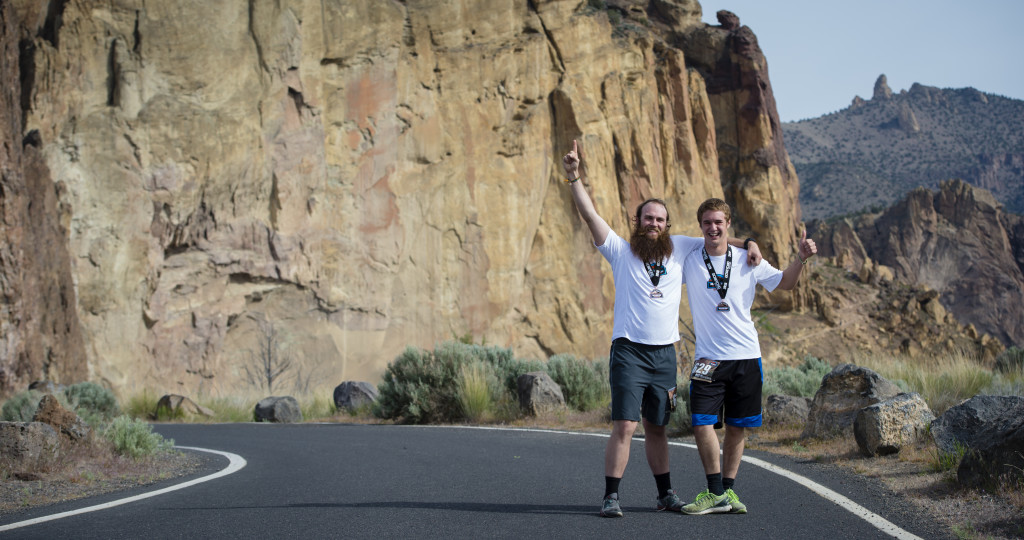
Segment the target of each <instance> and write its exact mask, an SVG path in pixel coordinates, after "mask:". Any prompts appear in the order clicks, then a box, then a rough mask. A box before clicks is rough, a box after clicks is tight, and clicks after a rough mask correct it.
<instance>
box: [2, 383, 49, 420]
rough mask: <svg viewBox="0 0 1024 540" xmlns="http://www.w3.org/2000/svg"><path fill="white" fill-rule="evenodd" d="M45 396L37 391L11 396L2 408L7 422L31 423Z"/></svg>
mask: <svg viewBox="0 0 1024 540" xmlns="http://www.w3.org/2000/svg"><path fill="white" fill-rule="evenodd" d="M42 398H43V394H42V393H41V392H39V391H37V390H25V391H24V392H18V393H17V394H15V395H13V396H11V399H8V400H7V401H5V402H4V405H3V407H2V408H0V414H2V415H3V420H4V421H5V422H31V421H32V417H34V416H35V415H36V409H38V408H39V400H40V399H42Z"/></svg>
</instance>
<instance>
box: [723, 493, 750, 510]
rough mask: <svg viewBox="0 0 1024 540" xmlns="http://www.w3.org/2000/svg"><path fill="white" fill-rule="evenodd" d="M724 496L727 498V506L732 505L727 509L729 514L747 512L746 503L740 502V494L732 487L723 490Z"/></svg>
mask: <svg viewBox="0 0 1024 540" xmlns="http://www.w3.org/2000/svg"><path fill="white" fill-rule="evenodd" d="M725 496H726V498H728V499H729V506H732V510H729V513H730V514H746V513H747V505H745V504H743V503H741V502H740V496H739V495H737V494H736V492H735V491H733V490H732V488H729V489H727V490H725Z"/></svg>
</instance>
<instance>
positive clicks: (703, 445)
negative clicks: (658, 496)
mask: <svg viewBox="0 0 1024 540" xmlns="http://www.w3.org/2000/svg"><path fill="white" fill-rule="evenodd" d="M693 438H694V440H695V441H696V442H697V453H698V454H700V462H701V464H702V465H704V475H705V476H706V477H707V481H708V489H707V490H705V491H702V492H701V493H699V494H697V499H696V500H695V501H694V502H692V503H690V504H688V505H686V506H684V507H683V513H685V514H711V513H720V512H728V511H729V510H731V508H732V507H731V506H730V505H729V499H728V498H727V497H726V496H725V488H723V487H722V472H721V471H722V466H721V463H720V461H719V454H720V447H719V446H718V435H717V434H716V433H715V427H714V426H712V425H706V426H693Z"/></svg>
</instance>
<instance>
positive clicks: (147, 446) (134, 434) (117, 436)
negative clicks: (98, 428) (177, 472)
mask: <svg viewBox="0 0 1024 540" xmlns="http://www.w3.org/2000/svg"><path fill="white" fill-rule="evenodd" d="M103 436H104V437H106V439H107V440H108V441H110V443H111V444H112V445H113V446H114V451H115V452H117V453H118V454H121V455H123V456H130V457H132V458H136V459H138V458H140V457H144V456H149V455H152V454H154V453H156V452H163V451H167V450H170V449H171V448H172V447H173V446H174V440H173V439H164V438H163V437H162V436H161V435H160V434H159V433H153V427H152V426H150V425H149V424H147V423H146V422H144V421H142V420H138V419H134V418H131V417H129V416H127V415H122V416H118V417H117V418H115V419H114V420H113V421H112V422H111V423H110V425H109V426H107V429H106V430H105V431H104V432H103Z"/></svg>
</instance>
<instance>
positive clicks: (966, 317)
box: [811, 180, 1024, 353]
mask: <svg viewBox="0 0 1024 540" xmlns="http://www.w3.org/2000/svg"><path fill="white" fill-rule="evenodd" d="M1020 223H1021V218H1020V217H1019V216H1013V215H1007V214H1004V213H1003V212H1002V210H1001V207H1000V205H999V204H998V203H996V201H995V200H994V199H993V198H992V196H991V194H989V193H988V192H987V191H985V190H983V189H980V188H975V187H972V186H971V185H969V184H966V183H964V182H962V181H959V180H950V181H946V182H943V183H942V184H941V185H940V189H939V190H938V191H931V190H927V189H923V188H922V189H917V190H915V191H913V192H911V193H910V194H908V195H907V197H906V198H905V199H904V200H902V201H900V202H899V203H897V204H896V205H894V206H892V207H891V208H889V209H887V210H886V211H884V212H882V213H881V214H877V215H865V216H861V217H860V218H858V219H857V220H856V221H847V220H842V221H839V222H836V223H832V224H824V223H821V222H812V224H811V228H812V230H813V231H814V234H815V238H820V239H821V241H820V242H819V243H818V253H819V255H820V256H823V257H835V261H836V264H838V265H840V266H843V267H845V268H847V269H848V270H851V271H855V272H856V271H858V270H859V269H860V268H862V267H863V265H864V263H865V261H871V262H872V263H873V264H880V265H883V266H885V267H888V268H891V269H892V271H893V272H894V274H895V279H896V281H899V282H901V283H905V284H910V285H912V286H915V287H922V288H924V289H926V290H932V291H935V292H936V293H937V301H938V304H936V305H935V306H932V307H931V308H929V309H931V312H932V318H933V319H935V320H937V321H939V322H941V321H942V320H943V319H944V313H943V312H945V311H948V312H950V313H952V315H953V317H954V319H955V320H959V321H970V322H971V324H973V326H974V328H976V329H977V332H979V333H981V334H990V335H991V336H993V337H995V338H997V339H998V340H999V341H1000V342H1001V343H1002V344H1003V345H1006V346H1009V345H1013V344H1016V343H1024V272H1022V270H1021V264H1020V261H1019V259H1020V255H1019V254H1020V253H1021V252H1022V250H1024V244H1022V243H1021V237H1020V228H1021V225H1020ZM922 300H924V301H922ZM928 301H930V298H922V297H918V298H917V300H916V302H917V305H920V306H924V305H926V303H927V302H928ZM897 307H899V306H897ZM902 326H903V327H904V328H907V325H902ZM921 335H924V336H926V335H928V332H923V333H921ZM995 352H996V353H998V350H996V351H995Z"/></svg>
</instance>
